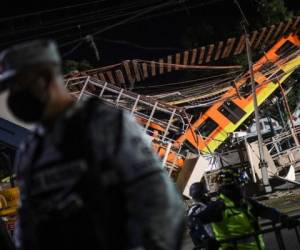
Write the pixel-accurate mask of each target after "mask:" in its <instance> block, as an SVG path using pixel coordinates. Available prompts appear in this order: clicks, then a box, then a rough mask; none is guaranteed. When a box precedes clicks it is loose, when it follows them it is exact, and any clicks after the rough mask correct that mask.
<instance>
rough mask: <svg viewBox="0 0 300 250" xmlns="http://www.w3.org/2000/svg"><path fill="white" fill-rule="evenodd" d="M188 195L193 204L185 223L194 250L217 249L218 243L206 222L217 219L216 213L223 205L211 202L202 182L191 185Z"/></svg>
mask: <svg viewBox="0 0 300 250" xmlns="http://www.w3.org/2000/svg"><path fill="white" fill-rule="evenodd" d="M189 194H190V196H191V197H192V199H193V204H192V206H191V207H190V208H189V209H188V213H187V218H188V219H187V221H188V228H189V233H190V236H191V238H192V241H193V243H194V245H195V248H194V250H206V249H208V250H214V249H218V242H217V241H216V240H215V238H214V234H213V231H212V228H211V225H210V224H209V223H207V222H211V221H213V220H215V219H217V218H216V217H215V215H216V212H217V211H218V210H222V209H223V206H224V205H223V203H222V202H218V201H212V200H211V198H210V196H209V195H208V190H207V186H206V184H205V183H204V182H195V183H193V184H192V185H191V186H190V192H189Z"/></svg>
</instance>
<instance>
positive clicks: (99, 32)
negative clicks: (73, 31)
mask: <svg viewBox="0 0 300 250" xmlns="http://www.w3.org/2000/svg"><path fill="white" fill-rule="evenodd" d="M174 4H177V3H174V2H173V1H169V2H166V3H162V4H160V5H156V6H153V7H152V8H147V9H146V10H143V11H141V12H139V13H137V14H135V15H133V16H130V17H128V18H126V19H124V20H121V21H119V22H117V23H114V24H112V25H109V26H107V27H105V28H103V29H100V30H98V31H96V32H94V33H92V34H91V35H92V36H95V35H99V34H101V33H103V32H105V31H107V30H110V29H112V28H115V27H117V26H120V25H122V24H125V23H127V22H129V21H131V20H134V19H135V18H137V17H140V16H142V15H145V14H147V13H150V12H152V11H154V10H158V9H161V8H164V7H167V6H172V5H174ZM80 40H81V39H74V40H73V41H70V42H66V43H63V44H61V45H60V47H65V46H67V45H70V44H73V43H76V42H78V41H80Z"/></svg>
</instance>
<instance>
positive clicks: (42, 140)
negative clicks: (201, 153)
mask: <svg viewBox="0 0 300 250" xmlns="http://www.w3.org/2000/svg"><path fill="white" fill-rule="evenodd" d="M1 63H2V68H3V72H2V76H1V79H0V86H1V90H4V89H8V90H9V96H8V100H7V104H8V107H9V108H10V110H11V111H12V113H13V114H14V115H15V116H16V117H17V118H19V119H21V120H23V121H24V122H29V123H36V124H37V128H36V130H35V132H34V133H33V134H32V136H31V137H30V138H29V139H28V140H27V141H26V142H25V143H24V144H23V145H22V146H21V148H20V152H19V154H18V157H17V160H16V165H15V168H16V172H17V177H18V185H19V187H20V191H21V205H20V208H19V213H18V215H19V219H18V223H17V229H16V244H17V247H18V248H19V249H22V250H47V249H49V250H50V249H51V250H53V249H56V250H59V249H64V250H65V249H99V250H102V249H104V250H117V249H118V250H122V249H147V250H148V249H151V250H152V249H170V250H173V249H178V248H179V242H180V240H181V233H182V224H183V216H184V210H183V207H182V204H181V201H180V198H179V196H178V194H177V192H176V190H175V187H174V186H173V184H172V183H171V181H170V180H169V178H168V177H167V176H166V175H165V173H164V171H163V169H162V166H161V164H160V163H159V161H158V160H157V158H156V156H155V155H154V154H153V153H152V150H151V146H150V145H149V143H148V142H146V140H145V139H144V136H143V132H142V129H141V128H140V127H139V126H138V125H137V124H136V123H135V121H134V120H133V118H131V117H130V116H129V115H128V114H127V113H125V112H123V111H122V110H118V109H115V108H112V107H110V106H107V105H106V104H105V103H103V102H101V101H99V100H96V99H93V98H91V99H89V100H87V101H85V102H77V103H76V102H75V101H74V99H73V98H72V97H71V96H70V95H69V93H68V92H67V90H66V89H65V88H64V80H63V78H62V75H61V60H60V56H59V54H58V52H57V48H56V45H55V44H54V43H53V42H51V41H34V42H29V43H25V44H21V45H17V46H14V47H12V48H10V49H8V50H6V51H4V52H3V53H2V56H1Z"/></svg>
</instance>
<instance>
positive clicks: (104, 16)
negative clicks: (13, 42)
mask: <svg viewBox="0 0 300 250" xmlns="http://www.w3.org/2000/svg"><path fill="white" fill-rule="evenodd" d="M155 2H157V0H156V1H154V2H152V3H155ZM149 4H150V3H149V2H147V3H146V4H141V3H139V4H137V2H134V3H131V4H130V5H129V4H127V5H121V6H119V7H116V8H112V7H109V8H105V9H101V10H97V11H91V12H86V13H84V14H79V15H75V16H72V17H68V18H61V19H58V21H57V22H52V23H48V24H43V23H41V24H40V25H39V26H36V27H29V28H28V27H27V28H23V29H18V30H13V31H11V32H4V33H3V32H2V33H1V35H0V37H4V36H7V35H12V34H13V35H16V34H22V33H26V32H32V31H37V30H42V29H50V28H54V27H58V26H65V25H67V24H70V25H72V24H74V23H75V24H77V25H78V22H79V21H80V24H81V23H86V22H87V21H89V20H92V21H95V20H103V22H104V21H107V20H111V19H114V18H118V17H122V15H123V14H126V13H117V12H122V11H128V10H130V9H134V8H135V9H136V8H139V7H144V6H147V5H149ZM110 11H111V12H112V13H109V12H110ZM83 17H85V19H82V18H83ZM80 24H79V25H80ZM77 25H76V26H77Z"/></svg>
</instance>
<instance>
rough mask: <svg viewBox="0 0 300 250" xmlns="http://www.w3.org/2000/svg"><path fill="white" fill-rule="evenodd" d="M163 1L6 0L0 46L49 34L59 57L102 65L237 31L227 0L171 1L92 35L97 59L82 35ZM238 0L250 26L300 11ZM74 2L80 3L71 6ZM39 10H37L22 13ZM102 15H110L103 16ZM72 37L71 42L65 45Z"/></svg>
mask: <svg viewBox="0 0 300 250" xmlns="http://www.w3.org/2000/svg"><path fill="white" fill-rule="evenodd" d="M166 2H168V1H167V0H164V1H158V0H140V1H136V0H132V1H128V0H127V1H124V0H123V1H121V0H119V1H117V0H115V1H112V0H102V1H93V2H92V1H78V0H62V1H16V0H10V1H5V2H4V4H2V5H1V18H0V49H4V48H5V47H8V46H10V45H12V44H15V43H18V42H21V41H25V40H31V39H36V38H53V39H55V40H57V42H58V44H59V45H60V49H61V52H62V54H63V55H64V59H68V60H69V59H71V60H77V61H82V60H84V59H86V60H88V61H89V63H90V64H91V65H92V66H103V65H107V64H112V63H116V62H119V61H121V60H125V59H132V58H145V59H151V58H157V57H161V56H164V55H167V54H171V53H172V54H173V53H175V52H177V51H180V50H182V49H183V48H192V47H196V46H200V45H205V44H207V43H210V42H214V41H216V40H219V39H223V38H226V37H228V36H229V35H235V34H238V33H240V32H241V28H240V24H239V23H240V20H241V15H240V13H239V11H238V9H237V7H236V5H235V4H234V3H233V1H232V0H202V1H199V0H177V1H172V3H173V5H171V6H167V7H165V8H162V9H157V10H155V11H153V12H151V13H148V14H145V15H142V16H140V17H137V18H135V19H134V20H132V21H130V22H125V23H124V24H122V25H120V26H118V27H115V28H112V29H110V30H107V31H106V32H103V33H101V34H98V35H94V36H93V39H94V41H95V44H96V46H97V48H98V50H99V54H100V61H98V60H97V59H96V57H95V53H94V49H93V48H92V47H91V46H90V43H88V42H86V40H85V37H86V35H91V34H93V33H95V32H97V31H99V30H101V29H102V28H105V27H108V26H110V25H112V24H115V23H117V22H120V21H124V19H126V18H128V17H130V16H133V15H134V14H136V13H139V12H141V11H144V10H145V9H147V8H148V9H149V8H152V7H153V6H157V5H159V4H162V3H166ZM239 2H240V4H241V6H242V9H243V10H244V11H245V15H246V17H247V19H248V20H249V22H250V27H249V29H250V30H254V29H256V28H260V27H262V26H263V25H268V24H270V23H274V22H277V21H280V20H282V19H287V18H288V17H290V16H291V15H292V14H294V15H297V14H298V12H299V10H300V6H299V5H300V3H299V2H300V1H296V0H285V1H281V0H270V1H264V0H240V1H239ZM264 2H269V3H270V2H275V10H274V8H273V7H272V8H273V9H272V11H270V8H269V7H268V8H269V9H268V10H265V9H263V6H262V5H263V3H264ZM277 2H282V3H283V4H285V7H287V10H284V11H282V10H280V9H279V10H278V8H277V9H276V4H277ZM88 3H90V4H88ZM77 4H80V6H74V5H77ZM61 7H68V8H64V9H61ZM55 8H56V10H53V9H55ZM57 8H58V9H57ZM39 11H42V12H41V13H36V14H34V15H25V16H24V14H29V13H33V12H39ZM43 11H48V12H43ZM18 15H23V16H21V17H20V16H19V17H18ZM5 18H8V19H5ZM105 19H109V20H107V21H104V20H105ZM72 41H74V42H73V43H71V44H68V43H70V42H72ZM66 43H67V44H68V45H67V46H65V44H66Z"/></svg>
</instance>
